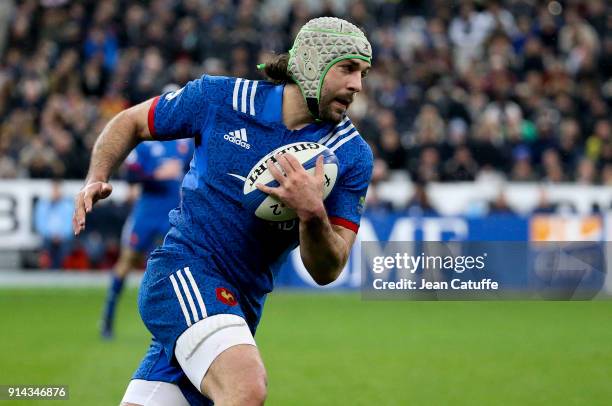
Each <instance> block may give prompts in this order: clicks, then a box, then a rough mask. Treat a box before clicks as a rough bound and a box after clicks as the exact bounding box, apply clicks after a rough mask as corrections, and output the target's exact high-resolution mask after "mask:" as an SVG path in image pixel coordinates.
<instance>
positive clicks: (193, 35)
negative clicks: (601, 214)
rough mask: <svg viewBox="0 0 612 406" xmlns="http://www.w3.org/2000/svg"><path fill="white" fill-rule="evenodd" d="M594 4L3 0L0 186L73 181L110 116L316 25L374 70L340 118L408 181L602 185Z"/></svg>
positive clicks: (609, 149)
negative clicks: (325, 24) (367, 54)
mask: <svg viewBox="0 0 612 406" xmlns="http://www.w3.org/2000/svg"><path fill="white" fill-rule="evenodd" d="M611 11H612V10H611V6H610V5H609V3H608V2H606V1H605V0H589V1H586V0H566V1H536V0H505V1H493V0H492V1H484V0H483V1H447V0H422V1H405V2H402V1H389V0H371V1H348V0H309V1H293V2H291V1H284V0H259V1H257V0H233V1H232V0H214V1H213V0H153V1H150V2H141V1H130V0H102V1H93V0H84V1H79V2H70V1H66V0H23V1H17V0H3V1H1V2H0V178H19V177H25V178H64V179H82V178H83V177H84V176H85V172H86V170H87V163H88V157H89V151H90V150H91V148H92V145H93V142H94V140H95V138H96V136H97V135H98V134H99V132H100V130H101V129H102V128H103V126H104V125H105V123H106V122H107V121H108V120H109V119H110V118H112V117H113V115H115V114H116V113H118V112H119V111H121V110H122V109H124V108H125V107H128V106H130V105H133V104H135V103H138V102H140V101H143V100H146V99H147V98H149V97H152V96H155V95H157V94H159V93H160V92H163V90H164V88H166V87H167V86H168V85H174V86H182V85H183V84H185V83H186V82H187V81H189V80H190V79H192V78H195V77H198V76H200V75H201V74H203V73H209V74H217V75H218V74H222V75H233V76H241V77H250V78H261V74H260V73H259V72H257V70H256V64H257V63H259V62H264V61H265V60H266V59H267V58H268V57H269V56H270V55H271V54H274V53H282V52H286V50H287V49H289V48H290V46H291V39H292V37H293V36H294V35H295V33H296V31H297V29H299V27H300V26H301V25H302V24H303V23H304V22H305V21H307V20H308V19H310V18H312V17H316V16H321V15H336V16H339V17H344V18H347V19H349V20H350V21H352V22H354V23H356V24H357V25H359V26H361V27H362V28H363V29H364V30H365V32H366V33H367V34H368V36H369V37H370V39H371V41H372V44H373V49H374V69H373V70H372V72H371V74H370V75H369V76H368V78H367V80H366V82H365V88H364V91H363V92H362V94H361V95H360V97H358V98H357V100H356V101H355V103H354V105H353V106H352V107H351V111H350V114H351V118H352V119H353V121H355V122H356V124H357V126H358V128H359V129H360V132H361V134H362V135H363V136H364V138H365V139H366V140H368V142H370V144H371V145H372V147H373V150H374V153H375V156H376V158H377V162H376V171H375V178H374V182H375V183H376V182H378V181H380V180H382V179H385V178H386V177H387V176H388V173H389V171H390V170H397V171H405V172H407V173H409V174H410V176H411V177H412V179H413V180H417V181H419V182H431V181H443V182H445V181H463V180H475V179H476V180H477V179H478V178H480V177H482V176H489V175H491V174H495V175H496V176H498V177H503V178H505V179H508V180H516V181H544V182H578V183H582V184H607V185H612V134H611V133H612V125H611V119H610V108H611V102H612V80H611V79H610V78H611V70H612V13H611Z"/></svg>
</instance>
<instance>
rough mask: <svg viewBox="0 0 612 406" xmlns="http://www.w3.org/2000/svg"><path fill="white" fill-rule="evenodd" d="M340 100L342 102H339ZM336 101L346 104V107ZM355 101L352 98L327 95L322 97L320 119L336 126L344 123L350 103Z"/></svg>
mask: <svg viewBox="0 0 612 406" xmlns="http://www.w3.org/2000/svg"><path fill="white" fill-rule="evenodd" d="M338 99H340V100H338ZM334 101H341V102H342V103H345V105H344V107H342V106H339V105H338V104H337V103H334ZM352 101H353V97H352V96H338V95H328V94H325V95H323V96H321V100H320V101H319V118H320V119H321V120H323V121H328V122H331V123H334V124H337V123H339V122H340V121H342V119H343V118H344V116H346V112H347V110H348V107H349V105H350V103H351V102H352Z"/></svg>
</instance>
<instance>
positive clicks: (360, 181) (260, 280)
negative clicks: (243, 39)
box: [148, 75, 373, 301]
mask: <svg viewBox="0 0 612 406" xmlns="http://www.w3.org/2000/svg"><path fill="white" fill-rule="evenodd" d="M282 98H283V86H282V85H275V84H273V83H271V82H267V81H252V80H245V79H240V78H231V77H216V76H207V75H204V76H203V77H201V78H199V79H197V80H194V81H191V82H189V83H188V84H187V85H186V86H185V87H183V88H181V89H179V90H177V91H175V92H172V93H167V94H163V95H161V96H159V97H157V98H156V99H155V100H154V101H153V104H152V106H151V109H150V110H149V116H148V119H149V130H150V132H151V134H152V135H153V137H154V138H156V139H160V140H163V139H174V138H187V137H194V138H195V146H196V149H195V154H194V158H193V160H192V161H191V166H190V169H189V172H188V173H187V174H186V175H185V178H184V180H183V184H182V195H183V200H182V202H181V205H180V207H179V208H178V209H175V210H173V211H172V212H171V213H170V222H171V224H172V229H171V230H170V232H169V234H168V236H167V237H166V239H165V242H164V247H163V248H164V249H167V250H174V251H180V252H185V253H190V255H196V256H197V257H198V258H199V259H200V260H201V261H203V263H205V264H206V267H210V268H212V269H211V270H214V271H216V272H219V273H221V274H222V275H223V276H225V277H226V278H227V280H228V281H230V282H231V283H232V284H234V286H236V287H237V288H238V289H240V291H241V293H242V294H243V295H246V296H250V297H251V298H253V299H255V300H256V301H259V299H260V298H263V297H264V296H265V294H266V293H268V292H270V291H271V290H272V288H273V282H274V275H275V272H277V270H278V268H279V265H280V263H281V261H283V260H284V258H285V257H286V254H288V252H289V251H290V250H291V249H293V248H295V247H296V246H297V245H298V243H299V235H298V224H299V222H298V220H290V221H285V222H280V223H279V222H268V221H265V220H261V219H259V218H257V217H256V216H255V215H254V213H253V212H252V211H249V210H246V209H245V207H244V206H243V199H244V195H243V187H244V182H245V181H248V180H247V179H246V176H247V174H248V173H249V171H250V170H251V169H252V167H253V166H254V165H255V164H256V163H257V162H258V161H259V160H260V159H261V158H262V157H263V156H265V155H267V154H268V153H269V152H271V151H273V150H274V149H276V148H278V147H281V146H283V145H286V144H290V143H295V142H300V141H304V142H320V143H323V144H325V145H326V146H328V147H329V148H330V149H331V150H333V151H334V152H335V154H336V155H337V157H338V161H339V171H338V179H337V182H336V185H335V187H334V189H333V191H332V193H331V194H330V195H329V197H328V198H327V199H326V200H325V207H326V209H327V213H328V216H329V218H330V221H331V222H332V223H333V224H338V225H340V226H343V227H345V228H348V229H351V230H353V231H355V232H357V230H358V227H359V221H360V218H361V212H362V209H363V204H364V200H365V195H366V191H367V188H368V183H369V180H370V177H371V173H372V162H373V158H372V152H371V150H370V148H369V146H368V145H367V143H366V142H365V141H364V140H363V138H362V137H361V136H360V135H359V133H358V132H357V129H356V128H355V127H354V126H353V124H352V123H351V121H350V119H349V118H348V117H345V118H344V119H343V120H342V121H341V122H340V123H338V124H333V123H326V122H315V123H311V124H309V125H308V126H306V127H304V128H302V129H300V130H288V129H287V128H286V127H285V126H284V124H283V122H282ZM170 271H171V270H170Z"/></svg>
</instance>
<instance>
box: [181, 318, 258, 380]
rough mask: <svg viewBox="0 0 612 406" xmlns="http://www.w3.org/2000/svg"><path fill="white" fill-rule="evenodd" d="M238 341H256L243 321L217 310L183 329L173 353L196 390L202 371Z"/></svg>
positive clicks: (250, 342)
mask: <svg viewBox="0 0 612 406" xmlns="http://www.w3.org/2000/svg"><path fill="white" fill-rule="evenodd" d="M239 344H248V345H256V344H255V339H254V338H253V335H252V334H251V331H250V330H249V326H248V325H247V323H246V321H245V320H244V319H243V318H242V317H240V316H236V315H234V314H217V315H214V316H209V317H207V318H205V319H204V320H200V321H198V322H197V323H195V324H194V325H192V326H191V327H189V328H188V329H187V330H185V331H184V332H183V334H181V335H180V337H179V338H178V339H177V340H176V347H175V349H174V355H175V356H176V359H177V361H178V363H179V365H180V366H181V368H182V369H183V372H185V375H187V377H188V378H189V380H190V381H191V383H192V384H193V385H194V386H195V387H196V388H198V390H199V389H200V384H201V383H202V379H204V375H206V372H207V371H208V368H210V366H211V364H212V363H213V361H214V360H215V359H216V358H217V357H218V356H219V354H221V353H222V352H223V351H225V350H227V349H228V348H230V347H233V346H235V345H239Z"/></svg>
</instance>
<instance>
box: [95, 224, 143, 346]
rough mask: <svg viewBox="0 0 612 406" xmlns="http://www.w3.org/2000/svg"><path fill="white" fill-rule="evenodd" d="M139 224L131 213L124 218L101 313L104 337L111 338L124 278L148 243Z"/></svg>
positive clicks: (140, 258)
mask: <svg viewBox="0 0 612 406" xmlns="http://www.w3.org/2000/svg"><path fill="white" fill-rule="evenodd" d="M139 224H142V221H140V220H139V219H138V218H137V216H135V215H134V214H133V215H131V216H130V217H129V218H128V219H127V220H126V222H125V224H124V226H123V232H122V234H121V244H122V247H121V254H120V255H119V259H118V260H117V264H116V265H115V268H114V269H113V273H112V276H111V283H110V286H109V288H108V293H107V295H106V302H105V305H104V311H103V314H102V323H101V335H102V337H104V338H111V337H112V336H113V324H114V321H115V309H116V307H117V302H118V301H119V297H120V296H121V292H122V291H123V285H124V282H125V278H126V277H127V275H128V274H129V273H130V271H131V270H132V269H134V268H136V267H137V266H139V265H140V264H141V263H142V260H143V254H142V252H144V251H143V247H144V245H145V244H147V243H148V242H147V240H148V239H149V237H148V235H147V234H148V231H147V230H146V227H144V225H141V226H139Z"/></svg>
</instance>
